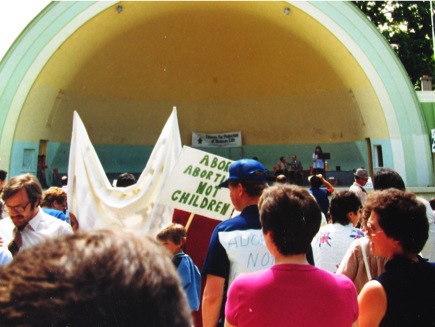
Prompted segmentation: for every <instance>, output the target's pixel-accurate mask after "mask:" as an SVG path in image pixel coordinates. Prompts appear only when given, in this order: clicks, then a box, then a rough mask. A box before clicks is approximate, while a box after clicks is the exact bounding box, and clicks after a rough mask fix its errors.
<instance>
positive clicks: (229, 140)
mask: <svg viewBox="0 0 435 327" xmlns="http://www.w3.org/2000/svg"><path fill="white" fill-rule="evenodd" d="M192 146H193V147H196V148H199V147H203V148H205V147H210V148H214V147H218V148H220V147H227V148H234V147H241V146H242V132H228V133H219V134H207V133H197V132H192Z"/></svg>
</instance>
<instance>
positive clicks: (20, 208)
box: [4, 201, 30, 213]
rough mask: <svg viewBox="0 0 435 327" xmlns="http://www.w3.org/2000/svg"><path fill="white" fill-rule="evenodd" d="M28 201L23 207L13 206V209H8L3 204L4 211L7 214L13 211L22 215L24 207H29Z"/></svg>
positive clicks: (8, 207)
mask: <svg viewBox="0 0 435 327" xmlns="http://www.w3.org/2000/svg"><path fill="white" fill-rule="evenodd" d="M29 203H30V201H29V202H27V203H26V204H25V205H24V206H15V207H10V206H8V205H7V204H5V208H4V209H5V211H6V212H7V213H10V212H11V211H15V212H17V213H23V212H24V211H26V207H27V206H28V205H29Z"/></svg>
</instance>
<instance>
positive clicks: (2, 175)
mask: <svg viewBox="0 0 435 327" xmlns="http://www.w3.org/2000/svg"><path fill="white" fill-rule="evenodd" d="M7 176H8V172H7V171H6V170H3V169H0V181H4V180H5V179H6V177H7Z"/></svg>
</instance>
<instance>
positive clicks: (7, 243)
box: [0, 174, 73, 255]
mask: <svg viewBox="0 0 435 327" xmlns="http://www.w3.org/2000/svg"><path fill="white" fill-rule="evenodd" d="M2 197H3V201H4V203H5V211H7V212H8V213H9V217H8V218H5V219H3V220H1V221H0V237H1V238H2V240H3V246H4V247H7V248H8V249H9V250H10V251H11V253H12V255H15V254H16V253H17V252H18V251H20V250H21V249H25V248H28V247H31V246H33V245H36V244H38V243H40V242H42V241H44V240H46V239H47V238H50V237H56V236H60V235H65V234H72V233H73V231H72V228H71V225H69V224H68V223H66V222H64V221H61V220H59V219H57V218H55V217H52V216H50V215H48V214H46V213H45V212H44V211H42V209H41V207H40V203H41V199H42V187H41V184H40V183H39V181H38V179H37V178H36V177H35V176H33V175H31V174H24V175H19V176H16V177H13V178H11V179H10V180H9V182H8V183H7V184H6V186H5V187H4V188H3V193H2Z"/></svg>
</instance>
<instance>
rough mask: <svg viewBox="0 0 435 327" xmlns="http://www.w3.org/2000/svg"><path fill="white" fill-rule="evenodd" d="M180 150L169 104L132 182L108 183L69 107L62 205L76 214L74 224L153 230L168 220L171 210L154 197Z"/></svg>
mask: <svg viewBox="0 0 435 327" xmlns="http://www.w3.org/2000/svg"><path fill="white" fill-rule="evenodd" d="M180 153H181V138H180V131H179V127H178V119H177V111H176V108H175V107H174V109H173V111H172V114H171V116H170V117H169V119H168V121H167V122H166V125H165V127H164V128H163V130H162V133H161V134H160V137H159V139H158V140H157V143H156V145H155V146H154V149H153V151H152V153H151V156H150V158H149V160H148V163H147V165H146V167H145V169H144V171H143V172H142V174H141V175H140V177H139V179H138V181H137V183H136V184H135V185H131V186H129V187H126V188H117V187H113V186H112V185H111V184H110V182H109V180H108V179H107V176H106V174H105V172H104V169H103V166H102V165H101V162H100V160H99V158H98V156H97V153H96V152H95V149H94V147H93V145H92V143H91V141H90V139H89V137H88V134H87V132H86V129H85V126H84V125H83V122H82V121H81V119H80V117H79V115H78V113H77V112H74V120H73V131H72V139H71V149H70V156H69V167H68V208H69V209H70V211H71V212H73V213H75V214H76V216H77V219H78V221H79V226H80V229H85V230H89V229H99V228H128V229H131V230H134V231H136V232H139V233H146V234H149V235H154V234H156V233H157V232H158V230H160V228H161V227H162V226H164V225H165V224H167V223H169V222H171V220H172V214H173V209H171V208H169V207H166V206H163V205H161V204H158V201H159V196H160V193H161V190H162V188H163V186H164V184H165V182H166V181H167V180H168V178H169V175H170V173H171V170H172V168H173V167H174V165H175V163H176V161H177V159H178V157H179V155H180Z"/></svg>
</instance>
